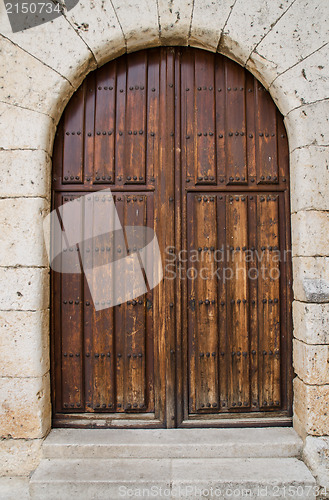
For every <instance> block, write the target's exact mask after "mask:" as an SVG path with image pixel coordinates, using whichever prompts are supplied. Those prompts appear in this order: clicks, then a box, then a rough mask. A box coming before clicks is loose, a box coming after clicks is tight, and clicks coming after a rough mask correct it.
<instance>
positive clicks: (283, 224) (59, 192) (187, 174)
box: [51, 47, 292, 427]
mask: <svg viewBox="0 0 329 500" xmlns="http://www.w3.org/2000/svg"><path fill="white" fill-rule="evenodd" d="M104 188H110V189H111V191H112V192H113V198H114V202H115V206H116V209H117V213H118V216H119V219H120V221H121V224H122V226H123V227H125V226H142V225H146V226H148V227H150V228H152V229H154V231H155V232H156V235H157V238H158V241H159V246H160V251H161V255H162V259H163V268H164V273H165V279H164V280H163V281H162V282H161V283H160V284H159V285H158V286H157V287H156V288H155V289H153V290H150V289H148V290H147V292H146V293H145V294H143V295H140V296H138V297H134V298H131V299H129V300H128V301H124V302H123V303H122V304H121V305H116V306H111V304H108V305H109V307H107V308H104V309H103V310H100V311H96V309H95V308H94V304H93V299H92V295H91V293H90V290H89V287H88V284H87V281H86V278H85V277H84V276H83V274H81V273H80V274H78V273H76V274H60V273H56V272H52V301H51V304H52V339H51V340H52V341H51V349H52V356H51V359H52V401H53V409H54V425H55V426H72V427H88V426H89V427H92V426H105V427H122V426H128V427H174V426H183V427H184V426H185V427H191V426H201V427H202V426H230V425H232V426H237V425H246V426H248V425H266V426H267V425H288V424H289V422H290V417H291V412H292V387H291V385H292V384H291V381H292V362H291V337H292V335H291V328H292V326H291V301H292V292H291V290H292V275H291V258H290V254H289V252H288V254H286V258H285V259H283V258H281V260H280V259H279V260H278V259H277V258H276V257H277V255H279V252H280V253H281V255H280V256H281V257H283V254H284V252H285V251H287V250H288V251H289V250H290V246H291V242H290V215H289V214H290V207H289V156H288V142H287V134H286V131H285V127H284V124H283V118H282V116H281V114H280V113H279V111H278V110H277V109H276V107H275V105H274V103H273V101H272V99H271V97H270V95H269V93H268V92H267V91H266V89H265V88H264V87H263V86H262V85H261V84H260V83H259V82H258V81H257V80H256V79H255V78H254V77H253V76H252V75H251V74H250V73H248V72H247V71H246V70H245V69H244V68H242V67H240V66H239V65H238V64H236V63H234V62H233V61H231V60H229V59H227V58H225V57H223V56H222V55H219V54H212V53H208V52H206V51H202V50H198V49H192V48H183V47H176V48H170V47H169V48H156V49H150V50H144V51H140V52H136V53H133V54H130V55H124V56H122V57H120V58H118V59H117V60H115V61H111V62H109V63H107V64H106V65H104V66H103V67H102V68H100V69H98V70H97V71H95V72H93V73H91V74H90V75H88V77H87V78H86V80H85V81H84V83H83V84H82V85H81V87H80V88H79V89H78V90H77V92H76V93H75V94H74V95H73V97H72V99H71V101H70V102H69V104H68V106H67V108H66V109H65V111H64V114H63V117H62V119H61V121H60V123H59V125H58V129H57V133H56V141H55V145H54V154H53V191H52V192H53V195H52V206H53V208H54V209H55V208H56V209H57V208H60V207H61V205H63V204H65V203H68V202H69V201H71V200H74V199H76V198H78V197H80V196H81V195H87V194H88V193H91V192H100V193H99V196H100V199H99V201H98V202H96V201H94V202H92V201H91V202H90V203H91V205H92V206H89V205H88V201H86V203H85V212H84V216H83V218H82V221H81V224H80V227H79V230H80V231H81V239H82V240H83V238H84V235H86V234H89V236H90V234H91V233H90V231H91V228H92V227H94V224H95V222H96V220H95V219H96V218H97V217H98V213H99V212H98V209H97V203H102V202H101V196H102V193H101V190H102V189H104ZM126 243H127V240H124V241H122V239H120V238H119V236H118V235H115V234H113V235H112V236H111V235H108V236H107V239H103V240H102V239H99V238H96V237H94V238H90V239H89V240H88V241H87V242H86V243H85V244H81V245H77V246H75V247H74V248H73V249H72V251H71V253H70V250H69V249H68V250H66V253H67V254H68V255H69V258H72V259H73V260H74V258H75V257H78V258H79V259H80V263H81V257H82V252H86V253H84V258H85V259H86V261H87V262H89V264H92V263H93V264H94V265H105V264H107V263H109V262H111V261H112V260H113V259H114V258H118V256H119V258H120V257H125V256H131V255H132V254H133V253H134V250H133V249H129V248H128V247H127V245H126ZM87 249H88V252H87ZM119 252H120V253H119ZM71 254H72V255H71ZM63 255H64V253H63ZM168 264H169V265H168ZM264 267H265V270H262V268H264ZM139 270H140V262H139V261H137V260H136V261H134V265H133V266H132V268H131V270H130V272H129V273H128V274H127V276H125V277H123V276H120V275H118V276H115V275H114V274H113V283H114V285H113V286H115V283H116V280H121V281H122V280H124V281H123V287H128V283H129V282H131V281H132V280H133V277H134V275H135V271H136V272H139ZM147 271H148V270H147V269H146V270H143V271H142V272H143V273H144V277H147ZM174 273H176V274H175V275H174ZM256 275H258V278H257V276H256ZM274 275H275V276H276V277H277V279H276V278H275V279H274ZM174 276H176V279H173V277H174ZM269 419H270V420H269Z"/></svg>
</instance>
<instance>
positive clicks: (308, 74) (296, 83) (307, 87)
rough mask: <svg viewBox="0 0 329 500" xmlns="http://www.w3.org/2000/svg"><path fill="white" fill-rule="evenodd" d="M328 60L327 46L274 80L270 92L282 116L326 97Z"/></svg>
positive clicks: (328, 74) (328, 90) (328, 93)
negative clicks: (278, 105)
mask: <svg viewBox="0 0 329 500" xmlns="http://www.w3.org/2000/svg"><path fill="white" fill-rule="evenodd" d="M328 60H329V45H328V44H327V45H325V46H324V47H321V48H320V49H319V50H318V51H316V52H314V53H312V54H311V55H310V56H309V57H307V58H306V59H304V60H302V61H301V62H300V63H298V64H296V65H295V66H293V67H292V68H291V69H289V70H288V71H285V72H284V73H283V74H282V75H280V76H279V77H278V78H276V79H275V80H274V82H273V84H272V85H271V87H270V92H271V95H272V97H273V99H274V100H275V101H279V102H280V109H281V112H282V113H283V114H284V115H286V114H288V113H289V112H290V111H292V109H294V108H297V107H298V106H302V105H304V104H310V103H312V102H315V101H319V100H320V99H326V98H327V97H328V95H329V64H328Z"/></svg>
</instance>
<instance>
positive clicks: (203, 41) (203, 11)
mask: <svg viewBox="0 0 329 500" xmlns="http://www.w3.org/2000/svg"><path fill="white" fill-rule="evenodd" d="M233 4H234V1H232V0H221V1H220V2H218V1H213V0H211V1H210V0H208V1H204V0H195V2H194V8H193V15H192V24H191V35H190V38H189V45H192V46H194V47H201V48H205V49H208V50H212V51H216V50H217V47H218V43H219V40H220V36H221V34H222V30H223V28H224V26H225V23H226V21H227V18H228V16H229V14H230V12H231V8H232V6H233ZM222 50H223V47H220V51H222Z"/></svg>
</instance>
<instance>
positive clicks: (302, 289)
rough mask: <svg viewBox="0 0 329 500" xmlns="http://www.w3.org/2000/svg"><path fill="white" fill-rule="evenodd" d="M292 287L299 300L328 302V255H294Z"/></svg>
mask: <svg viewBox="0 0 329 500" xmlns="http://www.w3.org/2000/svg"><path fill="white" fill-rule="evenodd" d="M293 274H294V281H293V289H294V296H295V299H296V300H300V301H301V302H319V303H321V302H329V259H328V257H294V258H293Z"/></svg>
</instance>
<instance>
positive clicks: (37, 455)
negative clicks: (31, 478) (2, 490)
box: [0, 439, 42, 476]
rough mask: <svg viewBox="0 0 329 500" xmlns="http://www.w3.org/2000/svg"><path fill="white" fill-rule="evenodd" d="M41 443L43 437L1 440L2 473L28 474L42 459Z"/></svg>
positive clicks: (0, 461) (0, 466) (0, 473)
mask: <svg viewBox="0 0 329 500" xmlns="http://www.w3.org/2000/svg"><path fill="white" fill-rule="evenodd" d="M41 445H42V439H30V440H26V439H2V440H0V455H1V460H0V475H1V476H13V475H20V476H28V475H29V474H30V473H31V472H32V471H34V470H35V468H36V467H37V466H38V464H39V462H40V460H41V456H42V452H41Z"/></svg>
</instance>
